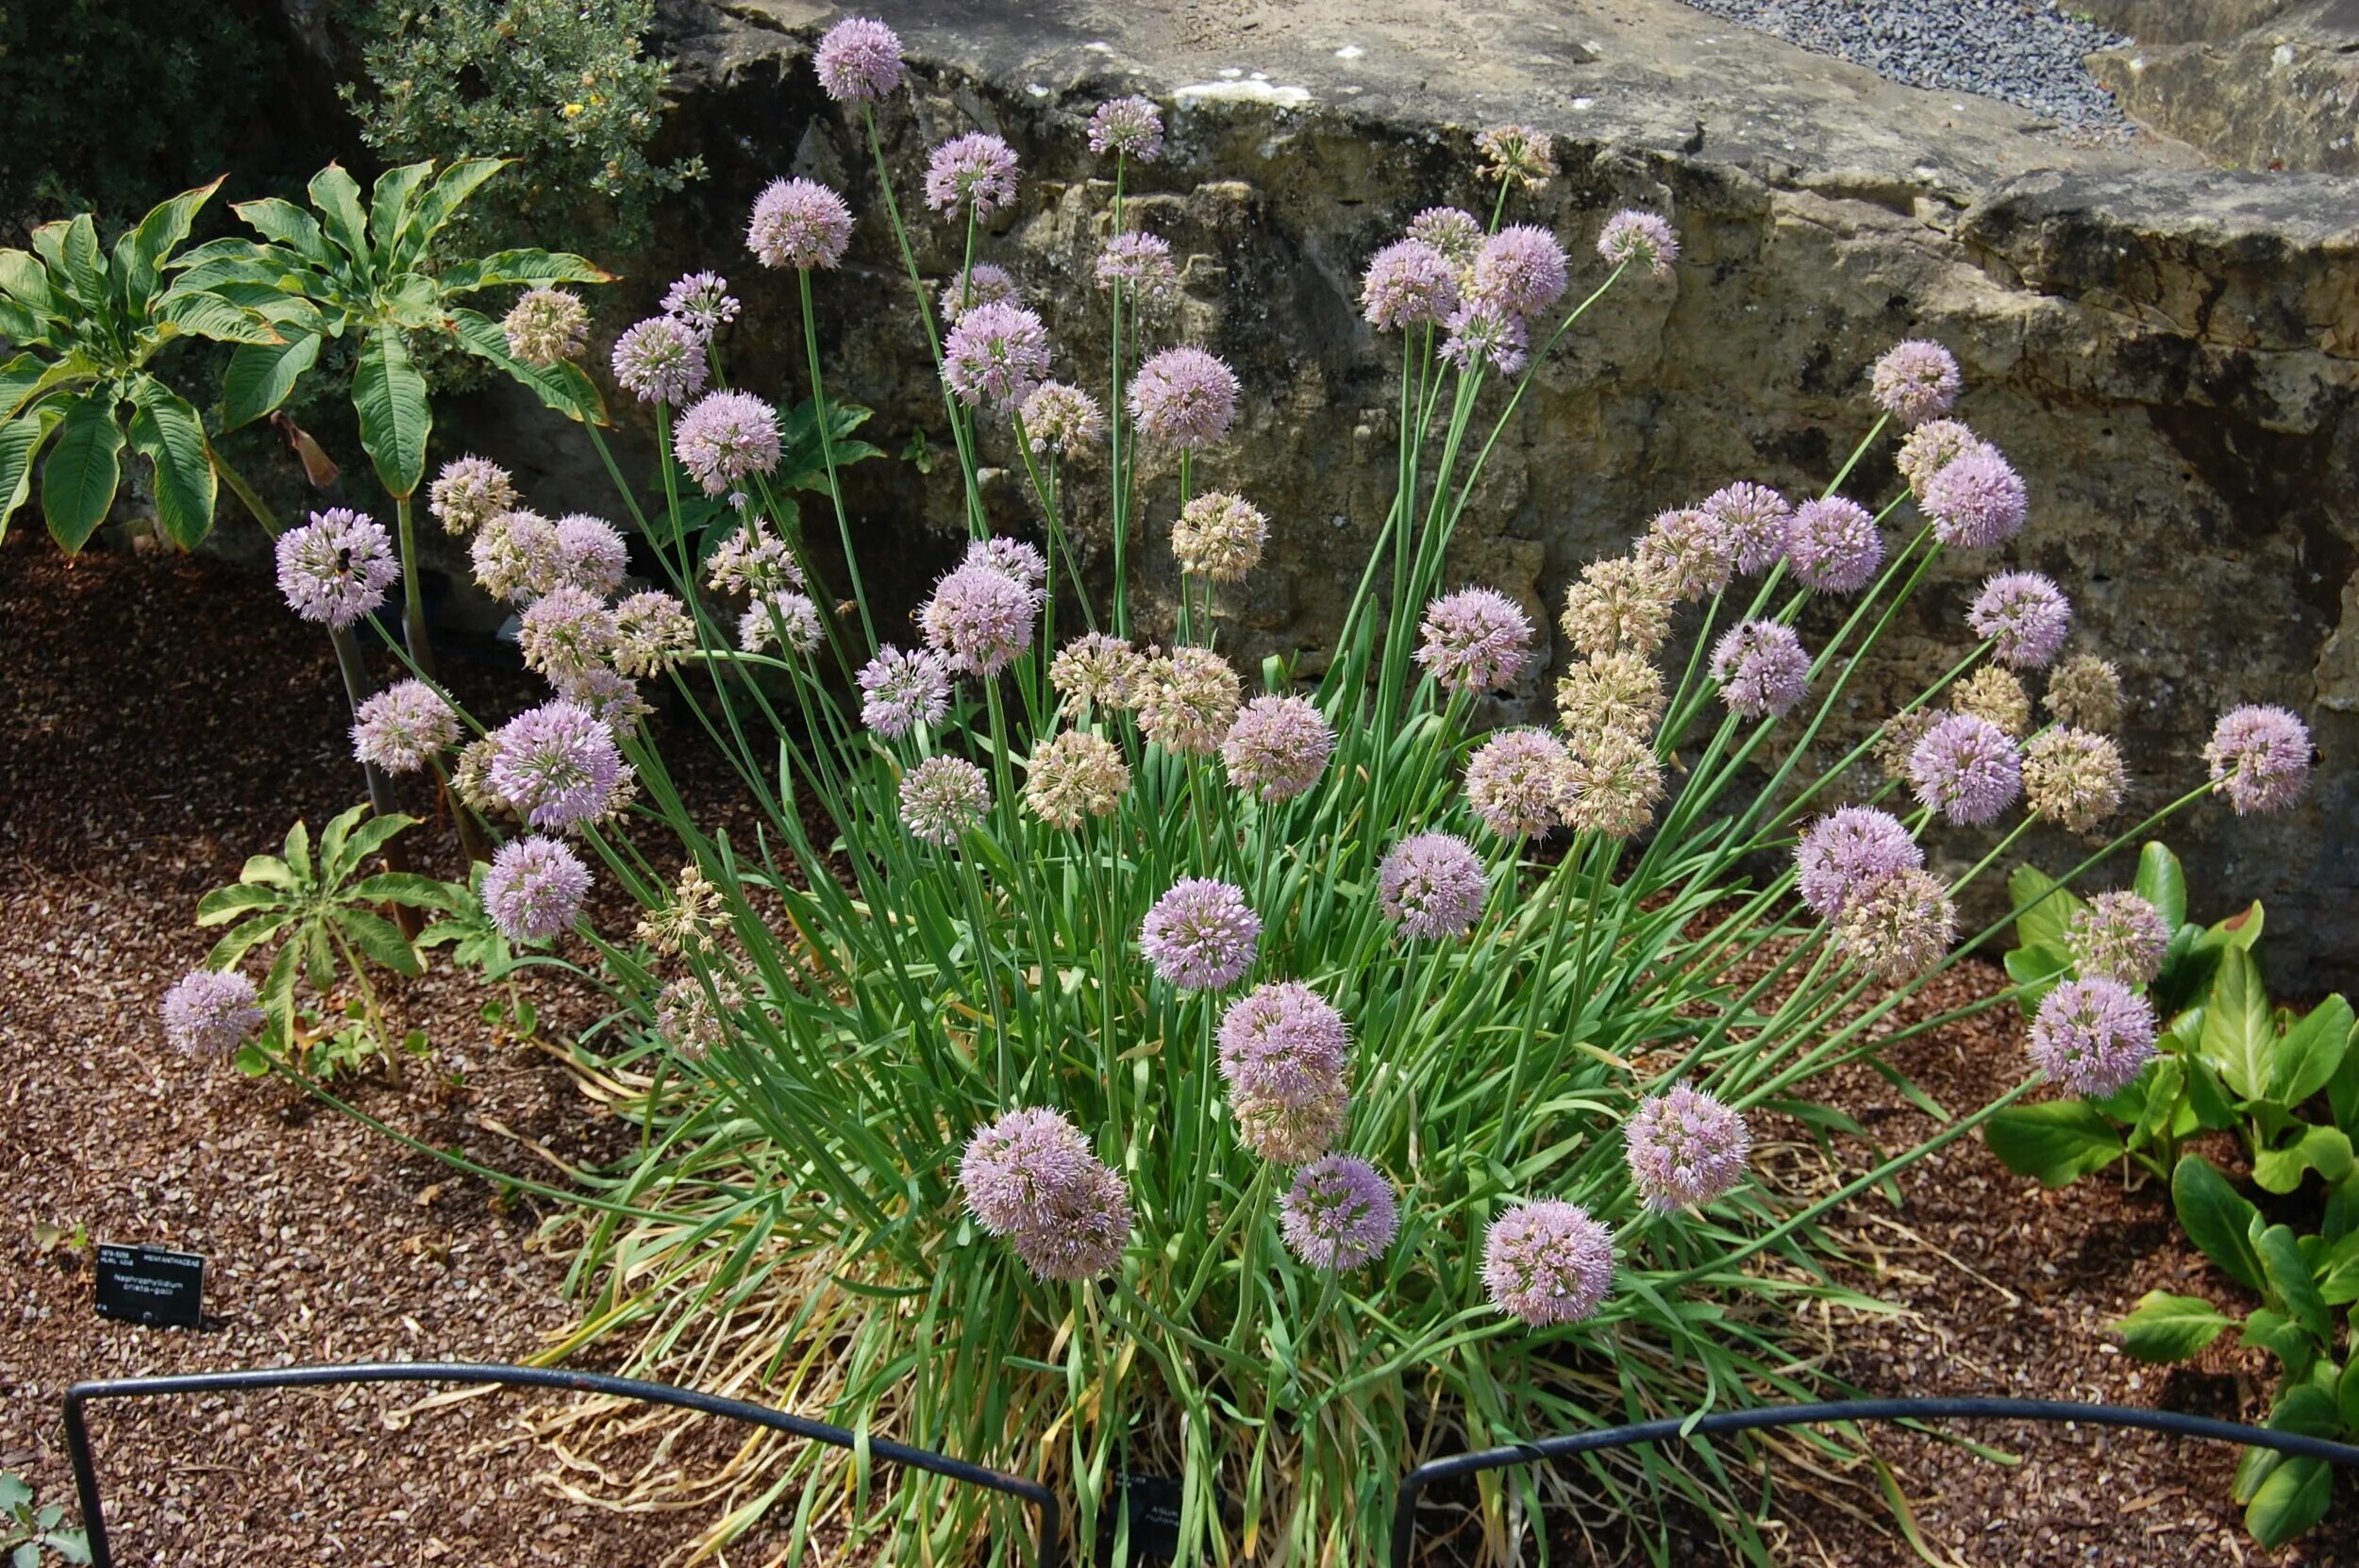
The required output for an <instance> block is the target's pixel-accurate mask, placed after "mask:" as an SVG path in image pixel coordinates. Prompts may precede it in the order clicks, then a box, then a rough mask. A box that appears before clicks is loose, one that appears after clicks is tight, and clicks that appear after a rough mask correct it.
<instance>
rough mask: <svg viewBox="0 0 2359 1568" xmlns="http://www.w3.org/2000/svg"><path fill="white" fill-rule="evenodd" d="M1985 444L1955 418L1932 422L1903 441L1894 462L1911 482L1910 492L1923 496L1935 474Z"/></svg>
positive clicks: (1901, 440)
mask: <svg viewBox="0 0 2359 1568" xmlns="http://www.w3.org/2000/svg"><path fill="white" fill-rule="evenodd" d="M1984 444H1986V443H1985V442H1983V438H1982V437H1980V436H1978V435H1976V434H1975V433H1974V432H1973V431H1972V430H1970V429H1968V428H1966V426H1965V425H1961V424H1959V423H1958V422H1957V421H1956V420H1954V419H1929V420H1927V421H1926V422H1925V423H1924V424H1922V425H1918V426H1917V427H1916V429H1914V430H1911V431H1910V432H1909V433H1908V434H1907V435H1906V436H1903V437H1902V438H1901V439H1900V450H1899V454H1898V455H1896V456H1895V457H1894V458H1893V459H1892V463H1893V466H1894V467H1895V468H1898V469H1899V471H1900V477H1902V478H1904V479H1906V480H1907V481H1908V482H1909V489H1910V490H1912V491H1914V492H1916V493H1917V494H1918V495H1923V494H1924V493H1925V487H1926V486H1927V485H1930V484H1932V482H1933V475H1936V474H1939V473H1940V472H1941V471H1942V470H1943V469H1945V468H1947V467H1949V464H1950V463H1951V462H1953V461H1955V460H1956V459H1959V458H1963V457H1965V456H1966V454H1967V453H1968V452H1972V451H1976V450H1979V449H1980V448H1981V447H1983V445H1984Z"/></svg>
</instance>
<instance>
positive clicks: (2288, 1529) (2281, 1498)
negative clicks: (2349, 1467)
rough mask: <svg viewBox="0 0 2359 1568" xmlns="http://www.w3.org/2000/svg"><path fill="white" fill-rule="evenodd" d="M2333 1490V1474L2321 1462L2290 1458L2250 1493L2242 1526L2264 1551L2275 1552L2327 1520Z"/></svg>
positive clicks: (2325, 1464)
mask: <svg viewBox="0 0 2359 1568" xmlns="http://www.w3.org/2000/svg"><path fill="white" fill-rule="evenodd" d="M2333 1497H2334V1472H2333V1470H2332V1469H2331V1468H2330V1467H2329V1466H2328V1464H2327V1462H2326V1461H2325V1460H2310V1459H2289V1460H2286V1461H2285V1462H2284V1463H2283V1464H2281V1465H2279V1466H2278V1467H2277V1468H2276V1469H2274V1470H2272V1471H2270V1472H2269V1474H2268V1478H2267V1480H2265V1481H2263V1482H2262V1483H2261V1488H2260V1490H2259V1491H2258V1492H2256V1493H2253V1494H2252V1502H2251V1505H2250V1507H2249V1508H2247V1509H2246V1510H2244V1527H2245V1528H2246V1529H2248V1530H2250V1532H2251V1533H2252V1539H2253V1540H2254V1541H2256V1542H2258V1543H2260V1544H2261V1546H2262V1548H2263V1549H2264V1550H2274V1549H2276V1548H2277V1547H2279V1546H2283V1545H2284V1543H2286V1542H2288V1541H2291V1540H2292V1539H2293V1538H2294V1537H2296V1536H2298V1535H2300V1534H2301V1533H2302V1532H2303V1531H2304V1530H2307V1529H2308V1528H2309V1527H2310V1526H2313V1525H2315V1524H2317V1522H2318V1521H2319V1520H2321V1519H2323V1518H2325V1517H2326V1508H2327V1504H2328V1503H2329V1502H2330V1501H2332V1500H2333Z"/></svg>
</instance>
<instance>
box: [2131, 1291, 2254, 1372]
mask: <svg viewBox="0 0 2359 1568" xmlns="http://www.w3.org/2000/svg"><path fill="white" fill-rule="evenodd" d="M2234 1322H2235V1319H2234V1318H2232V1317H2230V1316H2229V1315H2228V1314H2227V1313H2225V1312H2223V1311H2221V1310H2220V1309H2218V1308H2217V1307H2215V1306H2213V1305H2212V1304H2211V1303H2210V1302H2208V1301H2205V1300H2204V1299H2203V1298H2202V1297H2200V1296H2192V1295H2173V1294H2171V1293H2169V1292H2168V1291H2149V1292H2147V1293H2146V1294H2144V1295H2143V1296H2140V1297H2139V1298H2138V1306H2137V1310H2135V1311H2133V1312H2132V1313H2131V1314H2130V1315H2129V1316H2128V1317H2125V1318H2123V1319H2122V1320H2121V1321H2120V1322H2118V1323H2116V1324H2115V1325H2114V1332H2115V1333H2116V1334H2119V1335H2120V1336H2121V1348H2122V1349H2124V1350H2126V1351H2128V1352H2129V1353H2130V1354H2131V1355H2133V1356H2135V1357H2136V1358H2137V1359H2139V1360H2141V1361H2183V1360H2185V1359H2187V1358H2188V1357H2190V1356H2192V1355H2194V1354H2195V1353H2196V1352H2197V1351H2199V1350H2200V1349H2202V1348H2203V1347H2204V1346H2205V1345H2207V1344H2209V1343H2212V1342H2213V1341H2214V1340H2216V1339H2217V1338H2219V1336H2220V1332H2221V1330H2223V1329H2225V1328H2228V1327H2230V1326H2232V1325H2234Z"/></svg>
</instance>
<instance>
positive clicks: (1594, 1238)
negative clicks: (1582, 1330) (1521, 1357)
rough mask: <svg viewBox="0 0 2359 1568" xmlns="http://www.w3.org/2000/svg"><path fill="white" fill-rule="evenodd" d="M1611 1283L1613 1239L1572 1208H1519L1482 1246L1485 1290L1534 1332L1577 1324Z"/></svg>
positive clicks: (1542, 1202) (1554, 1203) (1553, 1203)
mask: <svg viewBox="0 0 2359 1568" xmlns="http://www.w3.org/2000/svg"><path fill="white" fill-rule="evenodd" d="M1613 1284H1614V1238H1613V1235H1612V1233H1611V1232H1609V1231H1608V1230H1607V1229H1606V1228H1605V1226H1601V1225H1599V1224H1598V1222H1597V1221H1595V1220H1593V1219H1591V1218H1590V1217H1589V1210H1587V1209H1583V1208H1582V1207H1581V1205H1579V1204H1577V1203H1564V1202H1562V1201H1560V1200H1558V1199H1555V1198H1542V1199H1539V1200H1537V1201H1534V1202H1529V1203H1519V1204H1516V1205H1515V1206H1514V1208H1512V1209H1508V1210H1507V1212H1505V1213H1504V1214H1501V1215H1500V1216H1499V1217H1498V1218H1497V1219H1496V1220H1493V1221H1492V1222H1491V1228H1490V1231H1489V1233H1488V1234H1487V1235H1485V1236H1484V1238H1483V1242H1482V1288H1483V1289H1484V1290H1485V1291H1486V1292H1488V1293H1489V1294H1490V1297H1491V1304H1492V1305H1493V1306H1495V1307H1497V1309H1499V1310H1500V1311H1502V1312H1506V1313H1508V1314H1510V1315H1511V1316H1514V1317H1519V1318H1521V1319H1523V1320H1524V1321H1525V1322H1526V1323H1529V1324H1531V1325H1532V1326H1534V1327H1539V1328H1545V1327H1548V1326H1550V1325H1553V1324H1560V1323H1578V1322H1580V1321H1581V1319H1582V1318H1585V1317H1587V1316H1588V1315H1589V1314H1590V1313H1592V1312H1594V1311H1596V1310H1597V1309H1598V1303H1599V1302H1602V1301H1603V1300H1604V1299H1605V1293H1606V1292H1607V1291H1608V1290H1610V1289H1611V1288H1612V1287H1613Z"/></svg>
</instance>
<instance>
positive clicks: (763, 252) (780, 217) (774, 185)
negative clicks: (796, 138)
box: [745, 179, 852, 271]
mask: <svg viewBox="0 0 2359 1568" xmlns="http://www.w3.org/2000/svg"><path fill="white" fill-rule="evenodd" d="M851 242H852V209H850V208H848V207H846V206H845V205H844V198H843V197H842V196H839V195H837V194H836V193H835V192H833V191H830V190H828V188H827V187H826V186H824V185H821V184H820V183H819V182H818V181H816V180H809V179H774V180H772V181H771V182H770V183H769V184H768V185H767V186H764V187H763V188H762V192H761V195H759V196H756V197H755V198H754V210H753V216H752V217H750V218H748V219H747V220H746V222H745V248H746V249H748V250H750V251H752V252H753V253H754V258H755V259H756V260H758V261H760V262H761V264H762V265H763V266H765V267H793V268H795V269H797V270H798V271H808V270H810V269H811V268H812V267H832V266H834V265H835V264H836V263H837V262H838V261H841V260H843V259H844V251H845V246H847V245H849V244H850V243H851Z"/></svg>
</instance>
